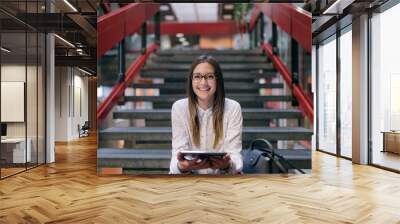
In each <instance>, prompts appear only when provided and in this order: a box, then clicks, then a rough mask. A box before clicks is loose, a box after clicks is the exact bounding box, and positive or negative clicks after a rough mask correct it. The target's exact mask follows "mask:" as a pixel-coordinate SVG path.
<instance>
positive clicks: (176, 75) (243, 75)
mask: <svg viewBox="0 0 400 224" xmlns="http://www.w3.org/2000/svg"><path fill="white" fill-rule="evenodd" d="M188 74H189V69H188V70H187V71H157V70H145V69H142V71H141V72H140V76H141V77H143V78H168V79H172V80H178V81H181V82H186V80H187V78H188ZM223 76H224V81H231V80H240V81H244V80H245V81H249V82H250V83H254V80H255V79H260V78H266V79H270V78H274V77H276V72H275V71H272V70H271V71H266V70H262V71H248V72H246V71H243V72H237V71H230V72H225V71H223Z"/></svg>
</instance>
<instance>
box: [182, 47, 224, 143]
mask: <svg viewBox="0 0 400 224" xmlns="http://www.w3.org/2000/svg"><path fill="white" fill-rule="evenodd" d="M201 63H208V64H210V65H211V66H212V67H213V68H214V75H215V81H216V86H217V87H216V91H215V94H214V103H213V108H212V113H213V126H214V133H215V138H214V143H213V148H216V147H217V145H218V143H219V141H220V140H221V139H222V134H223V131H224V130H223V120H224V119H223V118H224V105H225V88H224V80H223V76H222V70H221V67H220V66H219V64H218V62H217V61H216V60H215V59H214V58H213V57H211V56H209V55H202V56H200V57H198V58H197V59H196V60H194V61H193V63H192V65H191V67H190V73H189V78H188V84H187V93H188V99H189V114H190V129H191V131H192V139H193V143H194V144H195V145H196V146H197V147H198V146H199V145H200V122H199V116H198V113H197V107H196V105H197V96H196V94H195V93H194V91H193V87H192V79H193V71H194V69H195V68H196V66H197V65H199V64H201Z"/></svg>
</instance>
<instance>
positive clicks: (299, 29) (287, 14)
mask: <svg viewBox="0 0 400 224" xmlns="http://www.w3.org/2000/svg"><path fill="white" fill-rule="evenodd" d="M261 12H263V13H264V15H266V16H267V17H269V18H270V19H271V20H272V22H274V23H276V24H277V25H278V27H279V28H280V29H282V30H283V31H285V32H286V33H288V34H289V36H291V37H292V38H294V39H295V40H296V41H297V42H298V43H299V44H300V45H301V46H302V47H303V48H304V49H305V50H306V51H307V52H309V53H311V42H312V32H311V23H312V19H311V14H310V13H309V12H307V11H305V10H303V9H301V8H299V7H296V6H294V5H293V4H290V3H280V4H271V3H257V4H255V7H254V10H253V13H252V16H251V19H250V24H249V28H250V30H252V29H253V28H254V26H255V24H256V20H257V18H258V16H259V15H260V13H261Z"/></svg>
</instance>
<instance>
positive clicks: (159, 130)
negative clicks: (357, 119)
mask: <svg viewBox="0 0 400 224" xmlns="http://www.w3.org/2000/svg"><path fill="white" fill-rule="evenodd" d="M311 135H312V131H311V130H309V129H306V128H300V127H290V128H289V127H277V128H270V127H244V128H243V137H242V139H243V141H251V140H253V139H257V138H265V139H267V140H311ZM171 136H172V130H171V128H170V127H146V128H136V127H127V128H116V127H113V128H107V129H105V130H101V131H99V138H101V139H102V140H140V141H152V142H157V141H171Z"/></svg>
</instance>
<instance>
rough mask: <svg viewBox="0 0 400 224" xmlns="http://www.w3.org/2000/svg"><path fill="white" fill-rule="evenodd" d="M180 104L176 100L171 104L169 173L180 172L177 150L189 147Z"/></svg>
mask: <svg viewBox="0 0 400 224" xmlns="http://www.w3.org/2000/svg"><path fill="white" fill-rule="evenodd" d="M180 106H181V105H179V104H178V102H176V103H174V105H172V109H171V123H172V153H171V154H172V157H171V163H170V166H169V173H170V174H180V173H181V172H180V171H179V168H178V159H177V154H178V152H179V151H182V150H188V149H189V136H188V134H189V133H187V130H186V128H185V124H184V119H183V117H182V115H183V112H182V111H181V110H180V109H181V108H180Z"/></svg>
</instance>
